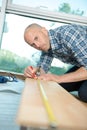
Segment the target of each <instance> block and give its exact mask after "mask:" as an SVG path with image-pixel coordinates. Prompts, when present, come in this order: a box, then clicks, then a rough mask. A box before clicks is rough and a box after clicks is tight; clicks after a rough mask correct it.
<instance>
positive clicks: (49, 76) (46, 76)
mask: <svg viewBox="0 0 87 130" xmlns="http://www.w3.org/2000/svg"><path fill="white" fill-rule="evenodd" d="M58 77H59V76H58V75H54V74H50V73H48V74H42V75H41V76H39V77H38V79H41V80H46V81H55V82H58Z"/></svg>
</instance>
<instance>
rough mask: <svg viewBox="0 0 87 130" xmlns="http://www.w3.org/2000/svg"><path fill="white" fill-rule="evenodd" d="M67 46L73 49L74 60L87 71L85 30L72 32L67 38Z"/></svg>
mask: <svg viewBox="0 0 87 130" xmlns="http://www.w3.org/2000/svg"><path fill="white" fill-rule="evenodd" d="M66 38H67V39H66V41H67V45H68V47H70V48H71V50H72V53H73V55H74V60H75V61H76V63H77V65H78V66H79V67H81V66H83V67H85V68H86V69H87V33H86V30H84V29H79V31H78V28H76V30H72V29H71V30H70V31H69V33H68V35H67V37H66Z"/></svg>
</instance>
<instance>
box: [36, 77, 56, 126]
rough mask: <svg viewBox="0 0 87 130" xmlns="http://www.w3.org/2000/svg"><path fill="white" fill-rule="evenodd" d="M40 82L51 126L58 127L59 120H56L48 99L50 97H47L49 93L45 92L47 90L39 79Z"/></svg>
mask: <svg viewBox="0 0 87 130" xmlns="http://www.w3.org/2000/svg"><path fill="white" fill-rule="evenodd" d="M37 82H38V86H39V88H40V92H41V95H42V99H43V102H44V105H45V108H46V111H47V114H48V118H49V122H50V126H51V127H53V128H55V127H57V121H56V118H55V116H54V114H53V111H52V109H51V106H50V104H49V101H48V98H47V95H46V93H45V90H44V88H43V86H42V84H41V82H40V80H39V79H38V80H37Z"/></svg>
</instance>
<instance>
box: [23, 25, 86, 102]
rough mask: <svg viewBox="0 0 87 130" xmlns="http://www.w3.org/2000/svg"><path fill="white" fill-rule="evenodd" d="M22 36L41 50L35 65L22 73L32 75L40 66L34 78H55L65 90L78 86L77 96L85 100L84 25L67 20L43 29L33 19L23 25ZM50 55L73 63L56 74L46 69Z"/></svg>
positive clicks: (72, 89)
mask: <svg viewBox="0 0 87 130" xmlns="http://www.w3.org/2000/svg"><path fill="white" fill-rule="evenodd" d="M24 39H25V41H26V42H27V43H28V44H29V45H30V46H32V47H34V48H36V49H38V50H41V51H42V54H41V57H40V62H39V63H38V64H37V68H33V69H31V68H30V67H27V68H26V69H25V71H24V75H25V77H32V75H33V74H34V73H36V72H37V70H38V67H39V66H41V75H40V76H38V79H42V80H51V81H55V82H58V83H59V84H60V85H61V86H62V87H64V88H65V89H66V90H67V91H74V90H78V94H79V97H80V99H81V100H82V101H85V102H87V26H82V25H76V24H69V25H64V26H61V27H58V28H55V29H51V30H49V31H47V29H46V28H45V27H42V26H40V25H38V24H35V23H34V24H31V25H29V26H28V27H27V28H26V29H25V32H24ZM54 57H55V58H58V59H60V60H62V61H63V62H66V63H71V64H72V65H74V67H73V68H72V69H71V70H69V71H68V72H67V73H66V74H63V75H60V76H58V75H55V74H50V73H47V72H48V70H49V68H50V66H51V63H52V60H53V58H54ZM35 78H37V77H35Z"/></svg>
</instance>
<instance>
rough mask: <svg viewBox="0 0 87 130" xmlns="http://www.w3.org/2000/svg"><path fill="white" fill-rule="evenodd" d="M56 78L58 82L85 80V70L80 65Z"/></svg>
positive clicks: (86, 71)
mask: <svg viewBox="0 0 87 130" xmlns="http://www.w3.org/2000/svg"><path fill="white" fill-rule="evenodd" d="M56 78H57V82H58V83H67V82H77V81H82V80H87V70H86V69H85V68H84V67H81V68H79V69H78V70H77V71H75V72H71V73H67V74H64V75H61V76H58V77H56Z"/></svg>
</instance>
